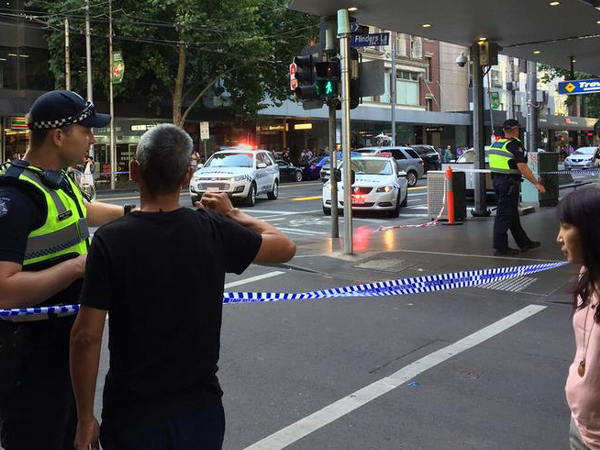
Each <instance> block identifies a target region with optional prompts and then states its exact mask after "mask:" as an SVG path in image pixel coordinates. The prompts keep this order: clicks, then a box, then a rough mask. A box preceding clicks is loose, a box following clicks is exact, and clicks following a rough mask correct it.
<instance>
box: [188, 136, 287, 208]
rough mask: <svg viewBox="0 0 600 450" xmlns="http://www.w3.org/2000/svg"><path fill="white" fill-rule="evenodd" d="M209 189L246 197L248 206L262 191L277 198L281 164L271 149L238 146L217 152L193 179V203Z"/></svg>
mask: <svg viewBox="0 0 600 450" xmlns="http://www.w3.org/2000/svg"><path fill="white" fill-rule="evenodd" d="M205 192H225V193H227V195H229V197H231V198H232V200H233V199H243V200H244V201H245V203H246V204H247V205H248V206H254V204H255V203H256V196H257V195H260V194H267V197H268V198H269V200H275V199H276V198H277V197H278V195H279V167H278V166H277V164H275V161H274V160H273V157H272V156H271V153H270V152H268V151H267V150H248V149H246V148H243V147H240V148H235V147H234V148H230V149H227V150H224V151H220V152H217V153H215V154H213V155H212V156H211V157H210V158H208V161H206V164H205V165H204V166H202V167H201V168H200V169H198V170H197V171H196V172H195V173H194V176H193V177H192V180H191V181H190V196H191V197H192V204H194V203H195V202H197V201H198V200H200V198H201V197H202V195H203V194H204V193H205Z"/></svg>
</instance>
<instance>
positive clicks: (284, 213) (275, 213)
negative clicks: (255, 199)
mask: <svg viewBox="0 0 600 450" xmlns="http://www.w3.org/2000/svg"><path fill="white" fill-rule="evenodd" d="M244 212H251V211H248V210H245V211H244ZM254 212H258V213H261V211H254ZM262 212H266V211H262ZM270 212H271V213H272V214H270V215H268V216H261V217H257V219H260V220H263V219H270V218H271V217H281V216H293V215H296V214H314V213H316V212H322V210H320V209H312V210H310V211H296V212H294V211H270Z"/></svg>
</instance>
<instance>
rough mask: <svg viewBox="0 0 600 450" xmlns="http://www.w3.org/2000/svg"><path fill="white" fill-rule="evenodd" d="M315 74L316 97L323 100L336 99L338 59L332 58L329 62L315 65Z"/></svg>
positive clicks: (338, 72)
mask: <svg viewBox="0 0 600 450" xmlns="http://www.w3.org/2000/svg"><path fill="white" fill-rule="evenodd" d="M315 72H316V75H317V79H316V81H315V87H316V90H317V95H319V97H322V98H325V99H327V98H335V97H337V96H338V92H339V89H338V86H339V81H340V65H339V59H337V58H332V59H331V60H329V61H324V62H318V63H316V64H315Z"/></svg>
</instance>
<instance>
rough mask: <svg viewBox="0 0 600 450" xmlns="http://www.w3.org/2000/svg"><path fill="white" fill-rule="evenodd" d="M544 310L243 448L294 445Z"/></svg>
mask: <svg viewBox="0 0 600 450" xmlns="http://www.w3.org/2000/svg"><path fill="white" fill-rule="evenodd" d="M544 309H546V307H545V306H540V305H529V306H526V307H525V308H523V309H520V310H519V311H517V312H515V313H513V314H511V315H509V316H507V317H505V318H503V319H501V320H499V321H497V322H494V323H493V324H491V325H489V326H487V327H485V328H482V329H481V330H479V331H476V332H475V333H473V334H470V335H469V336H467V337H465V338H463V339H461V340H460V341H457V342H455V343H454V344H451V345H448V346H446V347H444V348H442V349H440V350H438V351H435V352H433V353H430V354H429V355H427V356H424V357H423V358H421V359H419V360H417V361H415V362H413V363H412V364H409V365H408V366H406V367H403V368H402V369H400V370H399V371H397V372H395V373H393V374H392V375H390V376H388V377H385V378H382V379H380V380H378V381H376V382H374V383H372V384H370V385H368V386H365V387H364V388H362V389H360V390H358V391H356V392H354V393H353V394H350V395H348V396H347V397H344V398H342V399H340V400H338V401H336V402H335V403H332V404H330V405H328V406H326V407H324V408H323V409H321V410H319V411H316V412H314V413H313V414H311V415H309V416H307V417H305V418H303V419H301V420H299V421H297V422H295V423H293V424H291V425H290V426H288V427H286V428H283V429H282V430H279V431H277V432H276V433H273V434H272V435H270V436H267V437H266V438H264V439H262V440H261V441H259V442H257V443H255V444H253V445H251V446H249V447H246V448H245V449H244V450H281V449H284V448H286V447H287V446H289V445H291V444H293V443H294V442H296V441H298V440H300V439H302V438H303V437H305V436H308V435H309V434H311V433H314V432H315V431H317V430H319V429H320V428H323V427H324V426H325V425H328V424H330V423H332V422H334V421H335V420H337V419H339V418H341V417H343V416H345V415H347V414H349V413H351V412H352V411H354V410H355V409H358V408H360V407H361V406H363V405H366V404H367V403H369V402H371V401H373V400H375V399H376V398H378V397H380V396H382V395H384V394H387V393H388V392H390V391H392V390H393V389H396V388H397V387H399V386H401V385H402V384H404V383H406V382H407V381H409V380H411V379H413V378H415V377H416V376H418V375H420V374H422V373H423V372H425V371H427V370H429V369H432V368H433V367H435V366H437V365H438V364H441V363H443V362H445V361H447V360H449V359H450V358H452V357H453V356H456V355H459V354H460V353H463V352H465V351H467V350H469V349H471V348H473V347H475V346H477V345H479V344H481V343H483V342H485V341H487V340H489V339H491V338H493V337H495V336H497V335H498V334H500V333H502V332H504V331H506V330H508V329H509V328H511V327H513V326H515V325H517V324H519V323H521V322H523V321H524V320H525V319H528V318H529V317H531V316H533V315H535V314H537V313H539V312H540V311H543V310H544Z"/></svg>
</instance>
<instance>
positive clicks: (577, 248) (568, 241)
mask: <svg viewBox="0 0 600 450" xmlns="http://www.w3.org/2000/svg"><path fill="white" fill-rule="evenodd" d="M556 242H558V245H560V249H561V250H562V251H563V253H564V254H565V256H566V258H567V261H569V262H570V263H571V264H583V262H584V261H583V246H582V244H581V237H580V235H579V230H578V229H577V228H576V227H575V226H573V225H571V224H569V223H565V222H561V223H560V230H559V231H558V236H557V237H556Z"/></svg>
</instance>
